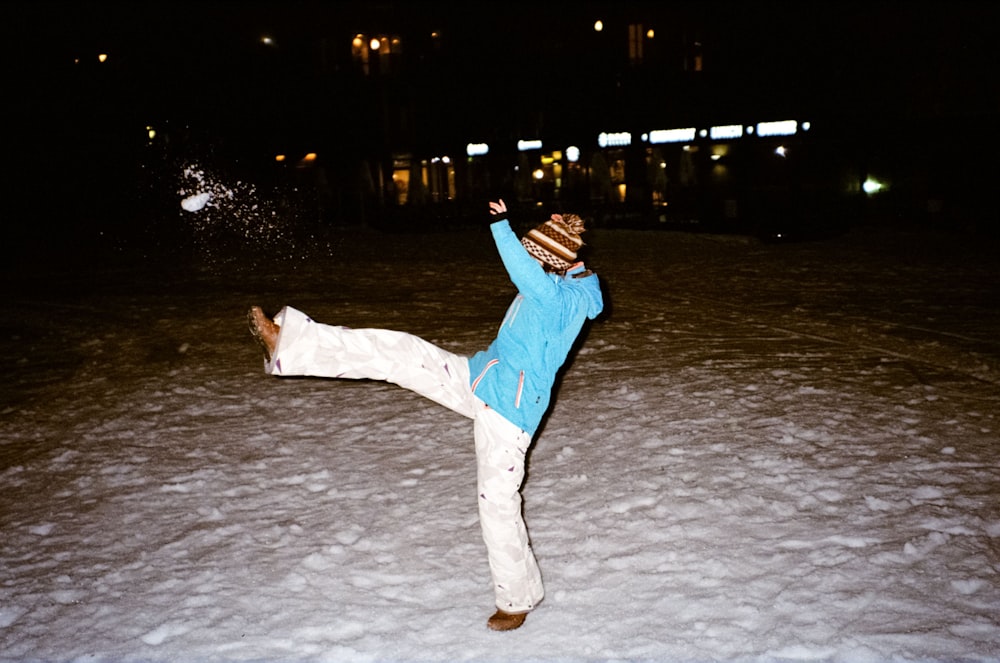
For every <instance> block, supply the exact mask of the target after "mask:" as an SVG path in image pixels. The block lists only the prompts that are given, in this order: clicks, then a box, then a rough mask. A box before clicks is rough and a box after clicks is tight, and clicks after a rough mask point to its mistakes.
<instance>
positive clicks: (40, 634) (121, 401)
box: [0, 219, 1000, 663]
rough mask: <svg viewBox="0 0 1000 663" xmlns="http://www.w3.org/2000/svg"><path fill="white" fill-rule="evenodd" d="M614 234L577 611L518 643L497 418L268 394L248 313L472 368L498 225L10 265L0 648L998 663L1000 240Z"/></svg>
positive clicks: (545, 463)
mask: <svg viewBox="0 0 1000 663" xmlns="http://www.w3.org/2000/svg"><path fill="white" fill-rule="evenodd" d="M539 220H540V219H539ZM585 239H587V240H588V243H589V245H590V254H589V261H588V262H589V264H590V266H592V267H593V268H594V269H595V270H597V271H598V273H599V274H601V276H602V277H603V279H604V284H605V288H606V293H607V294H606V300H607V303H608V306H607V311H606V314H605V315H604V316H603V317H602V318H601V319H600V320H599V321H598V322H597V323H595V324H594V325H592V327H590V329H589V333H588V335H587V336H586V338H585V340H584V342H583V343H582V344H581V347H580V349H579V352H578V353H577V355H576V357H575V359H574V360H573V361H572V363H571V365H570V366H569V367H568V370H567V371H566V372H565V375H564V379H563V381H562V383H561V385H560V389H559V392H558V395H557V398H556V399H555V405H554V407H553V409H552V411H551V414H550V417H549V419H548V421H547V424H546V425H545V426H544V427H543V429H542V430H541V432H540V435H539V437H538V439H537V442H536V444H535V446H534V449H533V451H532V453H531V456H530V462H529V473H528V478H527V481H526V483H525V487H524V495H525V511H526V521H527V524H528V527H529V529H530V532H531V534H532V539H533V543H534V547H535V550H536V553H537V556H538V559H539V563H540V565H541V568H542V571H543V574H544V577H545V581H546V589H547V592H548V594H547V598H546V600H545V601H544V602H543V603H542V604H541V606H540V607H539V608H538V609H537V610H536V611H535V612H534V613H532V614H531V615H530V616H529V617H528V620H527V622H526V623H525V625H524V627H522V628H521V629H520V630H518V631H514V632H511V633H494V632H490V631H488V630H487V628H486V625H485V622H486V618H487V616H488V615H489V614H490V613H491V611H492V592H491V589H490V586H489V579H488V574H487V568H486V557H485V550H484V547H483V544H482V542H481V539H480V534H479V529H478V523H477V518H476V500H475V476H474V460H473V449H472V431H471V423H470V422H468V421H466V420H464V419H462V418H461V417H459V416H457V415H454V414H452V413H450V412H448V411H447V410H444V409H442V408H441V407H439V406H436V405H434V404H432V403H430V402H427V401H424V400H422V399H420V398H419V397H416V396H414V395H412V394H410V393H408V392H405V391H403V390H401V389H399V388H396V387H393V386H390V385H387V384H383V383H376V382H344V381H322V380H311V379H288V380H282V379H278V378H272V377H268V376H266V375H264V373H263V372H262V359H261V356H260V353H259V351H258V349H257V347H256V346H255V344H254V343H253V341H252V339H251V337H250V335H249V333H248V332H247V330H246V325H245V321H244V320H245V318H244V316H245V310H246V309H247V307H248V306H249V305H250V304H255V303H256V304H260V305H262V306H264V308H265V309H266V310H269V311H271V312H274V311H276V310H277V309H278V308H279V307H280V306H281V305H283V304H291V305H294V306H296V307H298V308H300V309H302V310H304V311H306V312H308V313H309V314H311V315H312V316H313V317H315V318H317V319H319V320H321V321H325V322H336V323H340V324H347V325H350V326H355V327H360V326H381V327H390V328H396V329H403V330H406V331H411V332H414V333H417V334H419V335H421V336H424V337H425V338H427V339H429V340H431V341H434V342H437V343H439V344H441V345H443V346H445V347H448V348H450V349H453V350H456V351H459V352H472V351H474V350H477V349H479V348H480V347H482V346H484V345H485V344H486V343H487V342H488V341H489V340H490V338H491V335H492V332H493V330H494V328H495V326H496V324H497V323H498V322H499V320H500V318H501V316H502V315H503V312H504V310H505V308H506V306H507V304H508V302H509V299H510V297H511V296H512V295H513V291H512V289H511V286H510V284H509V283H508V281H507V279H506V276H505V274H504V273H503V270H502V267H501V265H500V263H499V260H498V259H497V258H496V255H495V252H494V250H493V247H492V245H491V244H490V240H489V238H488V235H487V233H486V231H485V229H481V230H475V229H473V230H468V231H456V232H451V233H442V234H429V235H405V234H381V233H378V232H375V231H365V230H355V231H349V230H343V231H332V232H330V233H329V235H324V236H323V238H322V239H317V240H316V241H315V242H314V243H312V244H311V245H310V246H307V245H306V244H300V245H299V246H298V247H294V248H293V247H285V250H277V249H278V248H280V246H279V244H280V241H278V240H272V241H271V242H270V243H259V244H258V245H257V246H249V247H243V249H244V250H243V251H238V250H237V251H234V252H232V253H231V254H227V255H222V254H220V253H213V252H211V251H195V252H193V253H191V254H188V255H187V257H185V258H184V259H182V260H178V261H176V262H172V261H170V260H165V259H163V258H162V257H150V258H149V259H146V260H140V259H134V257H128V258H125V257H122V256H119V257H117V258H115V259H113V260H97V261H93V262H90V263H89V264H85V265H84V266H83V267H81V268H79V269H77V268H72V267H70V266H67V265H60V266H55V267H44V266H42V265H36V264H35V263H33V262H32V261H30V260H29V261H26V262H25V264H24V266H23V267H21V268H19V269H18V270H17V271H14V272H12V273H10V274H8V275H5V278H4V283H3V298H4V316H3V318H2V319H0V349H2V354H3V357H4V361H5V365H6V366H7V369H6V377H5V378H4V381H3V383H2V385H0V396H2V400H0V416H2V419H0V421H2V426H3V428H2V434H0V486H2V490H0V528H2V532H3V535H2V542H0V660H2V661H5V662H6V661H18V662H22V661H60V662H61V661H144V662H153V661H338V662H347V661H386V662H388V661H393V662H395V661H442V662H444V661H447V662H455V661H691V662H695V661H844V662H851V663H862V662H865V661H985V660H992V661H996V660H1000V463H998V461H997V455H998V451H1000V421H998V417H1000V293H998V285H997V284H998V280H997V276H998V274H997V258H996V256H997V254H996V252H995V248H996V246H995V242H993V243H986V244H984V243H983V242H982V241H980V240H979V239H978V238H969V237H958V236H949V235H941V234H929V233H902V232H889V231H875V230H871V229H862V230H855V231H853V232H851V233H850V234H848V235H846V236H844V237H840V238H837V239H832V240H829V241H824V242H817V243H802V244H785V245H772V244H761V243H759V242H756V241H754V240H748V239H741V238H737V237H711V236H702V235H693V234H681V233H674V232H655V231H653V232H648V231H647V232H642V231H626V230H611V229H596V230H593V231H592V232H590V233H589V234H588V235H587V236H586V237H585ZM266 246H271V247H272V248H275V247H277V248H276V250H275V251H274V253H275V254H276V255H274V256H271V255H269V254H268V251H267V250H266ZM203 248H204V247H203ZM247 248H250V249H254V251H255V252H247V251H246V249H247ZM81 262H85V261H81Z"/></svg>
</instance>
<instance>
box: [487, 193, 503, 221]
mask: <svg viewBox="0 0 1000 663" xmlns="http://www.w3.org/2000/svg"><path fill="white" fill-rule="evenodd" d="M490 214H491V215H492V216H495V217H498V218H497V219H494V221H498V220H500V219H502V218H504V217H506V216H507V203H505V202H504V201H503V198H501V199H500V200H498V201H497V202H493V201H490Z"/></svg>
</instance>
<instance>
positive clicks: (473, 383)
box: [472, 359, 500, 393]
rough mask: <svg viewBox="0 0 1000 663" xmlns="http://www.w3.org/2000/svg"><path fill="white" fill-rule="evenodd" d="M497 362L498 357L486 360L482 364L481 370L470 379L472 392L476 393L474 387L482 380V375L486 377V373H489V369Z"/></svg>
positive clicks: (498, 361)
mask: <svg viewBox="0 0 1000 663" xmlns="http://www.w3.org/2000/svg"><path fill="white" fill-rule="evenodd" d="M499 363H500V360H499V359H490V360H489V361H488V362H486V365H485V366H483V370H481V371H480V372H479V375H477V376H476V379H475V380H473V381H472V393H476V388H477V387H478V386H479V383H480V382H482V380H483V378H484V377H486V374H487V373H489V371H490V369H491V368H493V367H494V366H496V365H497V364H499Z"/></svg>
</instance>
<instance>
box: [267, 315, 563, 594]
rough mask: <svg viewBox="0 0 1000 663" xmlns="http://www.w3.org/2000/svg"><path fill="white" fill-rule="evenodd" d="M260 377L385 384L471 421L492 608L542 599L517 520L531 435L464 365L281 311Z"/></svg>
mask: <svg viewBox="0 0 1000 663" xmlns="http://www.w3.org/2000/svg"><path fill="white" fill-rule="evenodd" d="M274 321H275V322H276V323H277V324H278V325H279V326H280V327H281V331H280V333H279V335H278V342H277V346H276V347H275V351H274V352H273V353H272V357H271V360H270V361H269V362H267V363H266V365H265V370H266V371H267V372H268V373H269V374H271V375H278V376H293V375H294V376H301V375H310V376H315V377H326V378H349V379H362V378H368V379H373V380H385V381H387V382H391V383H393V384H397V385H399V386H401V387H404V388H406V389H409V390H411V391H413V392H415V393H417V394H420V395H421V396H425V397H426V398H429V399H431V400H433V401H435V402H436V403H440V404H441V405H444V406H445V407H447V408H449V409H451V410H454V411H455V412H457V413H459V414H461V415H464V416H466V417H469V418H470V419H473V420H474V432H475V442H476V465H477V473H476V475H477V488H478V491H479V523H480V525H481V527H482V531H483V540H484V541H485V543H486V550H487V553H488V555H489V562H490V574H491V576H492V578H493V588H494V592H495V594H496V605H497V607H498V608H500V609H502V610H505V611H507V612H514V613H517V612H527V611H529V610H532V609H533V608H534V607H535V606H536V605H538V602H539V601H541V600H542V597H543V596H544V589H543V587H542V577H541V573H540V572H539V570H538V564H537V563H536V561H535V556H534V553H532V551H531V544H530V542H529V541H528V533H527V530H526V528H525V525H524V519H523V517H522V514H521V493H520V488H521V483H522V482H523V480H524V460H525V454H526V453H527V451H528V447H529V446H530V445H531V435H529V434H528V433H525V432H524V431H523V430H521V429H520V428H518V427H517V426H515V425H514V424H512V423H511V422H510V421H508V420H507V419H505V418H504V417H502V416H501V415H499V414H497V412H496V411H495V410H493V409H492V408H490V407H488V406H487V405H486V404H485V403H483V402H482V401H481V400H479V399H478V398H476V396H475V394H473V393H472V388H471V387H470V385H469V362H468V359H467V358H466V357H462V356H460V355H456V354H454V353H451V352H448V351H446V350H442V349H441V348H439V347H437V346H436V345H434V344H432V343H428V342H427V341H425V340H423V339H421V338H419V337H417V336H414V335H412V334H407V333H404V332H398V331H391V330H387V329H349V328H346V327H336V326H332V325H325V324H321V323H318V322H315V321H313V320H311V319H310V318H309V317H308V316H306V315H305V314H304V313H302V312H301V311H299V310H297V309H294V308H291V307H285V308H284V309H282V310H281V312H280V313H278V315H277V316H275V318H274Z"/></svg>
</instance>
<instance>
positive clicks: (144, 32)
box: [2, 1, 1000, 225]
mask: <svg viewBox="0 0 1000 663" xmlns="http://www.w3.org/2000/svg"><path fill="white" fill-rule="evenodd" d="M2 12H3V16H4V18H5V21H4V24H5V26H6V27H7V40H6V42H5V45H4V49H5V53H6V54H5V56H4V58H3V65H2V66H3V67H4V80H5V102H6V106H7V108H8V112H9V115H8V117H9V118H10V119H9V120H8V130H9V136H10V141H9V145H10V146H11V152H12V154H13V155H14V162H15V163H16V164H20V165H21V166H22V168H21V169H20V172H19V173H18V174H17V175H15V176H14V177H9V178H7V181H6V182H5V184H4V186H5V187H7V188H8V195H7V196H6V197H7V199H8V200H15V201H16V204H17V205H19V206H21V207H25V208H27V210H28V211H36V210H37V206H35V205H34V201H36V200H38V198H39V197H49V198H51V196H50V195H49V193H50V192H51V191H56V192H59V191H60V187H59V185H60V183H65V181H66V180H67V179H69V180H72V181H73V182H74V185H75V186H74V187H73V188H72V189H71V194H70V196H66V197H64V198H65V202H64V205H65V210H66V211H67V212H69V210H71V209H72V203H73V200H72V196H73V195H77V194H80V193H81V192H83V193H84V194H85V195H87V196H90V197H94V196H95V194H94V191H95V190H98V191H99V190H100V189H101V188H102V187H106V188H108V189H109V190H110V189H113V188H114V186H115V182H113V181H109V180H111V179H112V178H114V177H115V175H114V173H115V171H114V170H113V168H112V169H109V170H106V171H105V173H111V174H110V175H108V174H103V175H102V174H98V169H93V168H91V169H88V168H74V164H73V162H72V160H71V159H70V158H69V157H71V156H72V155H73V154H77V155H78V156H79V155H85V158H87V159H89V158H97V157H98V156H100V157H103V158H105V159H106V160H107V161H108V164H105V166H107V165H111V166H118V165H120V164H121V163H122V162H124V161H125V160H127V159H128V158H129V157H128V156H127V155H125V154H121V155H119V154H117V153H116V152H115V150H116V149H117V150H125V149H126V147H125V146H122V141H121V140H119V139H118V134H117V133H116V132H119V131H122V130H123V128H124V127H128V128H129V130H131V128H132V127H135V126H139V127H141V126H144V124H145V123H147V122H152V123H156V122H164V121H169V122H173V123H174V124H175V125H182V124H186V123H194V124H200V125H203V126H204V127H205V129H206V131H208V132H209V133H210V132H212V131H215V130H217V129H220V128H222V127H227V128H231V127H238V128H239V130H240V131H243V132H244V133H245V134H249V133H252V134H253V135H255V136H258V137H262V136H266V135H268V134H271V133H275V134H277V133H280V132H281V131H283V130H284V128H287V127H300V128H301V127H306V128H309V127H323V128H324V129H327V128H329V127H330V126H336V125H338V123H339V124H341V125H343V126H345V127H346V128H348V129H349V128H350V123H351V122H364V121H370V120H371V118H370V117H366V116H364V115H362V116H356V115H351V114H350V113H349V112H348V111H349V109H350V108H351V107H352V105H357V104H352V101H353V100H349V99H348V100H344V99H339V98H337V96H336V95H337V92H336V91H332V90H329V89H326V87H325V86H324V84H322V83H321V84H319V85H317V83H316V81H317V78H315V77H314V76H313V73H314V70H315V68H316V65H317V62H319V61H320V60H321V59H322V57H329V58H330V62H336V61H337V59H338V58H340V59H343V51H342V50H338V49H345V48H347V46H346V44H347V43H348V41H347V40H348V38H349V35H352V34H354V33H356V32H365V33H372V32H383V31H384V32H386V33H395V32H398V33H400V34H404V35H415V37H408V39H414V38H415V39H418V40H419V39H429V37H428V35H429V34H430V31H431V30H432V29H437V30H441V31H442V34H443V35H445V39H446V42H445V43H446V45H447V49H448V50H449V53H451V54H455V53H459V54H461V56H460V57H450V59H449V62H450V64H449V67H450V68H449V69H446V70H443V71H441V72H436V71H434V70H430V69H427V68H426V67H425V68H424V69H421V67H422V66H424V65H425V64H426V62H424V61H417V62H416V63H415V64H413V65H412V66H413V67H414V70H415V71H416V72H417V73H418V74H419V76H417V77H415V79H414V80H415V82H414V83H413V85H412V86H411V87H410V89H409V90H407V89H406V88H405V87H404V88H403V90H404V92H405V94H409V95H413V96H414V97H419V98H421V99H422V102H423V103H425V104H430V105H432V106H433V103H436V101H433V100H437V99H440V100H441V101H440V104H441V108H440V109H435V108H429V109H428V110H427V111H426V113H425V116H423V117H421V118H418V120H419V121H422V122H424V123H425V124H424V125H423V127H424V128H423V129H420V131H424V132H428V133H429V132H430V131H431V130H434V131H444V130H445V129H450V130H452V131H453V132H454V133H456V134H458V133H463V132H466V131H468V132H472V131H475V130H480V129H481V128H482V127H484V126H485V127H492V126H496V125H497V124H498V122H499V121H501V120H505V119H506V118H508V117H511V118H513V121H512V124H516V123H518V122H520V123H521V125H522V126H524V125H530V122H531V120H532V118H533V114H532V111H533V109H538V108H541V109H544V112H545V114H546V116H547V117H548V118H549V119H548V122H549V126H552V125H558V124H559V123H563V124H565V125H567V126H570V127H572V126H573V125H572V122H573V120H574V118H577V117H579V116H581V115H582V114H581V113H580V112H579V109H580V108H586V109H588V110H591V111H592V112H594V113H595V114H603V116H606V117H607V118H608V121H609V123H611V122H614V121H620V122H622V123H623V124H624V123H625V122H626V120H627V117H628V116H629V115H634V116H636V117H640V116H641V117H643V121H644V122H645V120H646V118H650V117H656V114H657V113H659V112H660V111H661V109H666V110H668V111H670V112H675V113H681V112H682V111H683V110H684V108H685V106H686V105H687V106H690V107H691V108H693V109H694V110H695V111H696V112H698V113H703V112H706V111H710V112H711V113H712V114H713V117H714V118H717V120H716V119H713V120H712V121H737V122H739V121H742V117H738V115H739V114H740V113H739V109H741V108H753V109H763V110H770V109H772V108H773V109H775V110H778V111H784V110H785V109H791V110H794V111H797V112H801V113H806V112H808V113H827V114H830V115H841V116H850V117H852V118H853V119H854V120H856V121H859V122H864V121H867V119H868V118H874V119H876V120H877V121H879V122H882V123H888V122H892V121H895V119H896V118H909V119H912V118H918V119H924V118H930V119H935V120H943V121H945V122H946V126H947V123H954V127H955V128H954V129H951V130H952V131H955V132H957V133H958V134H959V137H960V138H965V139H969V138H970V136H971V135H972V134H975V135H976V137H977V140H978V139H979V137H989V136H995V134H996V132H995V130H994V129H992V128H989V129H988V130H985V128H986V127H987V126H988V125H991V124H992V122H993V121H994V120H995V118H996V116H997V113H998V111H1000V76H997V75H996V71H995V68H996V65H997V63H998V62H1000V57H998V55H1000V40H997V39H996V38H995V36H994V34H993V32H994V30H993V27H994V26H995V25H996V20H995V10H993V9H991V8H990V6H989V4H988V3H979V2H931V3H902V2H881V3H880V2H875V3H855V2H815V3H802V2H784V3H780V2H679V3H668V2H575V3H569V2H551V3H540V2H535V3H521V2H506V3H499V2H477V3H466V4H464V5H462V6H459V7H456V6H455V4H454V3H450V2H419V1H417V2H380V1H373V2H363V3H361V2H288V1H285V2H278V1H270V2H159V1H157V2H141V3H117V2H114V3H112V2H23V1H22V2H14V3H12V4H11V3H8V4H5V5H4V7H3V9H2ZM596 18H602V19H603V20H604V21H605V23H606V24H607V25H608V26H609V29H608V30H607V36H606V37H602V36H600V35H596V34H595V33H594V31H593V29H592V26H593V21H594V20H595V19H596ZM636 20H642V21H643V22H644V24H648V25H649V26H650V27H653V28H655V29H656V31H657V37H656V42H655V48H658V49H661V51H660V55H662V56H663V61H664V62H667V63H668V65H669V67H668V70H667V74H666V75H665V76H664V78H663V84H662V85H659V86H656V87H655V88H644V87H641V86H633V87H632V88H631V89H628V85H627V82H628V81H627V77H626V76H623V74H622V72H626V74H627V67H626V66H624V65H622V64H621V63H620V62H614V58H622V57H623V56H624V55H623V51H624V46H623V44H624V41H625V40H624V37H623V36H622V33H621V32H615V31H614V28H613V27H612V26H617V27H618V29H620V26H622V25H624V24H626V23H628V22H632V21H636ZM264 34H268V35H271V36H273V37H274V39H275V40H276V46H274V47H270V48H265V47H264V46H262V44H261V43H260V37H261V36H262V35H264ZM602 39H603V41H602ZM695 39H697V40H698V41H700V42H701V43H702V44H703V47H704V51H703V54H704V63H705V65H704V76H703V81H704V83H703V84H702V85H701V87H700V88H698V89H697V90H696V92H697V98H695V96H696V95H694V94H692V93H691V92H690V89H683V90H684V91H681V90H682V88H680V87H675V86H674V84H673V79H671V78H670V76H673V75H676V72H677V70H678V63H679V62H680V61H681V54H680V50H682V49H683V47H684V44H688V43H690V42H691V41H693V40H695ZM609 44H613V48H612V47H611V46H609ZM420 46H421V47H423V46H427V44H426V43H425V44H421V45H420ZM602 48H605V49H609V50H602ZM323 49H326V55H323V54H322V51H323ZM413 50H416V51H419V50H420V49H419V48H417V49H413ZM101 52H107V53H108V54H109V56H110V60H109V61H108V63H106V64H105V65H98V64H97V61H96V56H97V54H98V53H101ZM609 53H610V54H611V55H610V56H609ZM411 54H412V51H411ZM275 56H277V57H275ZM75 58H80V61H79V63H76V64H74V59H75ZM274 62H278V63H279V64H278V65H276V66H275V65H274ZM108 72H111V73H110V74H108ZM595 83H596V85H594V84H595ZM621 88H625V89H627V90H628V94H618V90H619V89H621ZM317 90H319V92H320V94H325V95H326V97H325V101H324V102H323V103H314V101H313V100H314V99H315V98H317V97H316V96H315V93H316V91H317ZM685 95H688V98H684V96H685ZM389 104H390V105H391V102H389ZM439 110H440V112H438V111H439ZM643 113H645V115H642V114H643ZM727 113H728V114H729V116H728V117H727ZM788 114H791V112H789V113H788ZM368 115H371V114H370V113H369V114H368ZM428 118H429V119H428ZM359 133H360V132H359ZM68 171H69V172H71V174H70V175H69V176H67V172H68ZM97 195H99V194H97ZM57 197H58V196H57ZM90 209H93V207H91V208H90ZM9 223H10V222H8V225H9Z"/></svg>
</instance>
